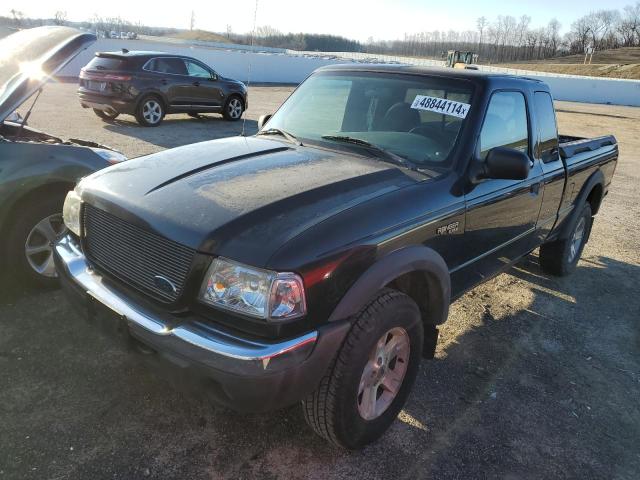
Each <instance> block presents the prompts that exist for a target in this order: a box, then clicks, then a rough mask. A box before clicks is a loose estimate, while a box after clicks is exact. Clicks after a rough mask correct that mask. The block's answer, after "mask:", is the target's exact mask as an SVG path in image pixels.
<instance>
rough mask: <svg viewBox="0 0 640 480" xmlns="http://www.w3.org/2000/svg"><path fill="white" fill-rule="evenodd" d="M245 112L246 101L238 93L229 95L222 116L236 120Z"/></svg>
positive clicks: (232, 120)
mask: <svg viewBox="0 0 640 480" xmlns="http://www.w3.org/2000/svg"><path fill="white" fill-rule="evenodd" d="M243 112H244V102H243V101H242V98H240V97H239V96H237V95H234V96H232V97H229V99H228V100H227V101H226V102H225V104H224V109H223V110H222V116H223V117H224V118H225V120H229V121H231V122H236V121H238V120H240V119H241V118H242V113H243Z"/></svg>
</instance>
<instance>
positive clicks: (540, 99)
mask: <svg viewBox="0 0 640 480" xmlns="http://www.w3.org/2000/svg"><path fill="white" fill-rule="evenodd" d="M534 104H535V109H536V118H537V119H538V136H539V143H538V148H537V155H536V156H537V157H538V158H540V159H541V160H542V161H543V162H544V163H549V162H553V161H554V160H558V159H559V158H560V157H558V127H557V126H556V112H555V110H554V109H553V100H552V99H551V95H549V94H548V93H547V92H536V93H535V94H534Z"/></svg>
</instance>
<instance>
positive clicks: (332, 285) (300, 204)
mask: <svg viewBox="0 0 640 480" xmlns="http://www.w3.org/2000/svg"><path fill="white" fill-rule="evenodd" d="M617 156H618V147H617V144H616V140H615V138H614V137H612V136H605V137H599V138H592V139H583V138H576V137H566V136H558V133H557V130H556V118H555V112H554V107H553V99H552V96H551V94H550V92H549V87H548V86H547V85H546V84H545V83H543V82H541V81H537V80H531V79H527V78H519V77H513V76H506V75H489V74H485V73H481V72H474V71H469V70H433V69H421V68H416V67H406V66H372V65H366V66H364V65H363V66H352V65H348V66H334V67H327V68H322V69H320V70H317V71H316V72H314V73H313V74H312V75H311V76H310V77H309V78H308V79H307V80H306V81H305V82H303V83H302V84H301V85H300V86H299V87H298V88H297V89H296V90H295V92H294V93H293V94H292V95H291V96H290V97H289V98H288V99H287V101H286V102H285V103H284V104H283V105H282V106H281V107H280V108H279V109H278V111H277V112H275V114H273V115H272V116H264V117H262V118H261V119H260V121H259V132H258V133H257V134H256V135H255V136H253V137H234V138H226V139H220V140H214V141H209V142H203V143H196V144H193V145H186V146H183V147H180V148H175V149H171V150H165V151H163V152H161V153H156V154H153V155H149V156H146V157H142V158H138V159H134V160H131V161H129V162H127V163H126V164H122V165H116V166H112V167H109V168H107V169H105V170H102V171H100V172H97V173H95V174H92V175H90V176H88V177H86V178H84V179H83V180H82V181H81V182H80V183H79V184H78V185H77V187H76V188H75V190H73V191H71V192H69V194H68V196H67V199H66V202H65V206H64V213H63V216H64V220H65V223H66V226H67V228H68V229H69V231H70V233H69V234H68V235H67V236H65V237H64V238H62V239H61V241H59V242H58V243H57V244H56V247H55V259H56V264H57V268H58V271H59V272H60V276H61V280H62V283H63V285H64V288H65V290H66V291H67V293H68V296H69V298H70V299H72V300H73V301H74V302H75V303H76V304H77V305H79V306H80V308H81V309H82V311H83V312H85V314H86V315H88V317H89V318H90V319H91V321H92V322H94V324H95V325H96V329H98V328H100V329H107V330H109V329H111V330H112V331H114V332H116V331H119V332H121V335H120V336H121V337H125V338H127V339H129V341H131V339H133V341H134V342H136V343H138V344H139V345H141V347H142V348H144V350H145V351H147V352H155V353H156V354H157V355H154V356H153V357H152V358H157V361H158V362H159V361H160V359H161V358H164V359H168V360H170V361H172V362H173V363H174V364H175V365H176V366H177V368H180V369H183V370H182V371H183V372H184V373H185V375H186V374H187V371H188V372H194V373H195V374H196V375H201V376H204V377H205V378H206V379H207V384H208V385H209V386H208V387H207V388H209V389H210V390H211V394H213V396H214V398H216V399H217V400H218V401H219V402H221V403H222V404H224V405H227V406H228V407H231V408H233V409H236V410H239V411H268V410H272V409H277V408H281V407H285V406H288V405H292V404H295V403H301V404H302V408H303V411H304V416H305V418H306V420H307V422H308V424H309V425H310V426H311V428H312V429H313V430H314V431H315V432H316V433H318V434H319V435H321V436H322V437H324V438H325V439H327V440H328V441H329V442H332V443H333V444H336V445H339V446H341V447H345V448H349V449H355V448H359V447H362V446H363V445H365V444H367V443H369V442H372V441H373V440H375V439H377V438H378V437H380V436H381V435H382V434H383V433H384V431H385V430H386V429H387V428H388V427H389V426H390V424H391V423H392V422H393V421H394V419H395V418H396V416H397V415H398V413H399V412H400V410H401V409H402V407H403V405H404V404H405V402H406V400H407V396H408V395H409V392H410V391H411V387H412V385H413V383H414V380H415V378H416V372H417V371H418V366H419V363H420V361H421V359H422V358H432V357H433V356H434V351H435V346H436V341H437V337H438V325H440V324H442V323H443V322H445V321H446V319H447V314H448V310H449V304H450V303H451V302H452V301H453V300H454V299H456V298H458V297H460V296H461V295H462V294H463V293H464V292H466V291H467V290H469V289H471V288H473V287H474V286H475V285H478V284H479V283H480V282H482V281H485V280H487V279H489V278H491V277H492V276H494V275H496V274H498V273H500V272H502V271H504V270H505V269H507V268H508V267H509V266H510V265H512V264H513V263H514V262H517V261H518V260H519V259H521V258H522V257H524V256H526V255H527V254H529V253H530V252H531V251H532V250H534V249H536V248H538V247H539V248H540V264H541V266H542V268H543V269H544V271H545V272H548V273H551V274H555V275H565V274H568V273H570V272H572V271H573V270H575V268H576V264H577V262H578V259H579V258H580V255H581V253H582V250H583V248H584V246H585V243H586V242H587V240H588V238H589V233H590V231H591V225H592V222H593V217H594V215H596V214H597V213H598V210H599V209H600V205H601V202H602V199H603V198H604V197H605V195H606V194H607V191H608V190H609V187H610V183H611V178H612V176H613V174H614V170H615V167H616V161H617ZM98 326H101V327H98ZM116 336H117V335H116Z"/></svg>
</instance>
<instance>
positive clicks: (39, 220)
mask: <svg viewBox="0 0 640 480" xmlns="http://www.w3.org/2000/svg"><path fill="white" fill-rule="evenodd" d="M63 201H64V198H58V199H54V200H51V199H42V200H39V201H35V202H33V203H30V204H28V205H26V206H24V207H21V209H20V215H19V217H18V219H17V220H16V222H15V223H14V225H13V228H12V229H11V230H10V231H9V234H8V237H7V244H6V248H7V259H8V263H9V271H11V272H15V273H16V274H17V275H18V276H19V277H21V278H23V279H25V280H27V281H28V282H29V283H32V284H39V285H43V286H49V285H53V284H55V283H56V280H57V277H58V274H57V273H56V269H55V265H54V263H53V244H54V243H55V241H56V240H57V239H58V238H60V237H61V236H62V235H64V233H65V232H66V227H65V225H64V222H63V221H62V213H61V212H62V203H63Z"/></svg>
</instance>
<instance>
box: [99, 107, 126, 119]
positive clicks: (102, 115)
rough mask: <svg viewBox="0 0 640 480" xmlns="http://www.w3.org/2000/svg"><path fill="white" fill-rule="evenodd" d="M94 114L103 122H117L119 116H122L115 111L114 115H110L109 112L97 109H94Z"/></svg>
mask: <svg viewBox="0 0 640 480" xmlns="http://www.w3.org/2000/svg"><path fill="white" fill-rule="evenodd" d="M93 113H95V114H96V115H97V116H99V117H100V118H101V119H103V120H115V119H116V118H117V117H118V115H120V114H119V113H118V112H116V111H115V110H114V111H113V113H109V112H105V111H104V110H99V109H97V108H94V109H93Z"/></svg>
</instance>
